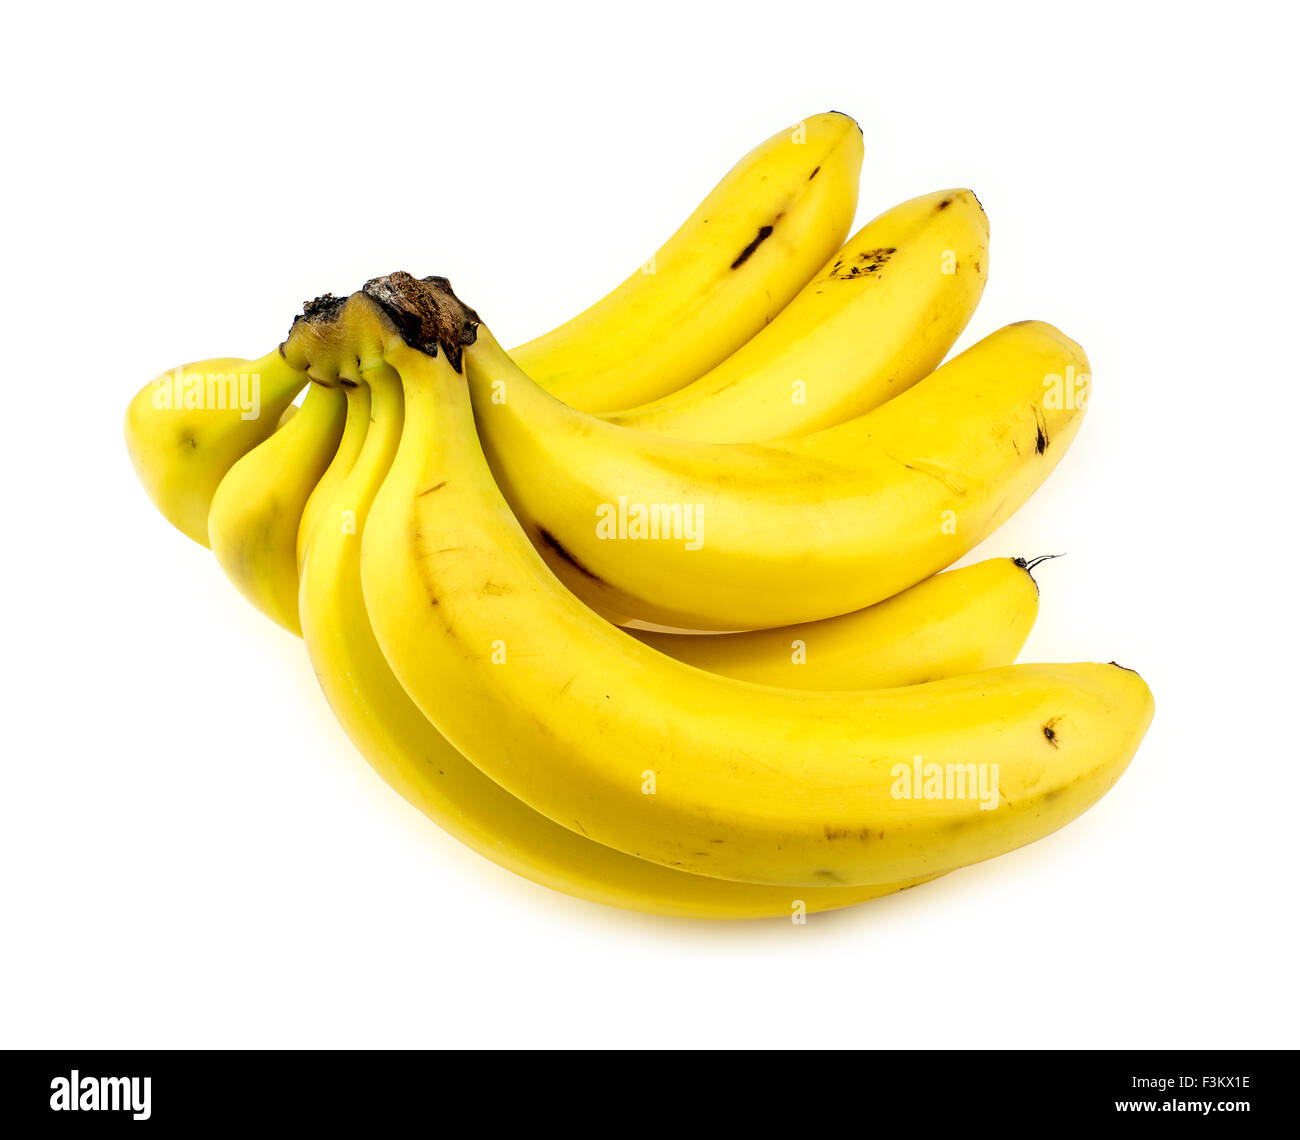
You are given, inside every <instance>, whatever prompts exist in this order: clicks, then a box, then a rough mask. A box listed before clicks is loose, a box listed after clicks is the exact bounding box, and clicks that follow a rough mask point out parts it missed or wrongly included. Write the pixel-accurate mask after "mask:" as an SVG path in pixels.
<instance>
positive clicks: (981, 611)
mask: <svg viewBox="0 0 1300 1140" xmlns="http://www.w3.org/2000/svg"><path fill="white" fill-rule="evenodd" d="M364 378H365V380H366V382H367V384H368V385H370V386H371V387H373V390H374V395H373V397H372V400H362V399H359V398H358V396H357V393H360V392H365V391H367V390H368V389H367V388H366V387H360V388H352V389H351V390H349V393H348V399H349V411H348V419H349V426H348V429H347V431H348V432H352V430H353V426H354V424H356V425H358V426H359V431H358V432H357V434H364V437H365V440H364V444H363V446H362V449H361V452H360V455H359V457H358V458H357V460H356V462H355V464H354V465H353V466H352V468H351V470H350V472H349V473H348V474H347V475H346V477H345V478H343V479H342V480H340V481H339V482H338V483H336V485H335V487H334V490H333V491H332V493H331V495H330V498H329V501H328V503H325V504H323V505H321V507H320V508H319V510H318V512H317V513H316V517H315V520H314V522H313V533H312V535H311V536H310V538H309V540H308V541H307V542H306V543H305V548H306V551H307V554H306V558H305V561H304V563H303V568H302V585H301V601H300V612H301V615H302V625H303V636H304V640H305V642H306V645H307V651H308V654H309V656H310V658H311V662H312V668H313V670H314V671H315V673H316V676H317V678H318V680H319V681H320V684H321V688H322V689H323V691H324V693H325V696H326V699H327V700H328V701H329V704H330V706H331V708H332V709H333V710H334V712H335V714H336V716H337V717H338V720H339V722H340V724H341V725H342V726H343V728H344V730H345V731H346V732H347V734H348V736H349V737H350V738H351V739H352V741H353V742H354V743H355V745H356V746H357V748H358V750H359V751H360V752H361V753H362V755H363V756H365V758H366V760H367V761H368V762H369V763H370V764H371V766H372V767H374V768H375V769H376V771H377V772H378V773H379V774H380V775H381V776H382V777H383V778H384V779H385V780H386V781H387V782H388V783H389V784H390V785H391V786H392V787H393V788H395V789H396V790H397V791H398V792H400V793H401V795H402V796H404V797H405V798H406V799H407V800H408V801H409V802H410V803H412V804H413V805H415V806H416V807H417V808H419V809H420V810H421V811H422V812H424V813H425V814H426V815H427V816H429V817H430V818H431V819H432V820H434V821H435V822H436V823H438V824H439V825H440V826H441V827H442V828H444V829H445V830H446V831H448V832H449V833H450V834H452V835H453V836H455V837H456V838H457V839H459V840H461V841H462V842H464V843H466V844H467V845H468V846H470V847H471V848H473V849H474V850H476V851H478V852H479V853H481V854H483V855H485V856H486V857H487V858H489V859H491V860H493V861H494V862H496V863H497V864H499V865H501V866H503V867H506V868H508V869H509V870H512V871H514V872H516V873H517V874H520V875H522V876H524V877H525V878H528V879H530V880H532V881H534V882H537V883H541V884H543V885H545V886H548V887H551V888H553V889H555V890H559V891H563V892H565V893H567V894H570V895H574V896H576V897H579V898H583V899H588V900H591V901H595V902H601V903H605V904H608V905H613V906H620V907H625V908H629V909H633V910H640V911H646V912H651V913H657V914H671V915H678V916H689V917H695V918H758V917H778V916H789V915H791V913H792V908H795V907H797V906H799V905H802V906H803V907H804V908H806V909H807V910H808V911H821V910H828V909H832V908H836V907H842V906H849V905H852V904H855V903H859V902H863V901H866V900H867V899H870V898H875V897H878V896H879V895H882V894H886V893H889V892H891V891H894V890H897V889H901V888H902V887H903V886H906V885H912V884H911V883H910V882H905V883H898V884H883V885H872V886H868V887H851V888H846V887H826V886H812V887H808V888H805V889H801V890H798V891H791V890H790V889H788V888H782V887H768V886H760V885H753V884H746V883H733V882H727V881H725V880H721V879H715V878H708V877H705V876H700V875H691V874H687V873H685V872H682V871H677V870H674V869H672V868H668V867H662V866H660V865H658V864H656V863H650V862H647V861H645V860H642V859H637V858H634V857H632V856H629V855H626V854H623V853H621V852H619V851H615V850H613V849H612V848H610V847H606V846H602V845H601V844H598V843H594V842H593V841H592V840H590V839H587V838H585V837H583V836H582V835H580V834H578V833H576V832H574V831H571V830H568V829H567V828H564V827H561V826H560V825H559V824H556V823H553V822H552V821H551V820H549V819H547V818H546V817H545V816H543V815H541V814H539V813H538V812H536V811H534V810H533V809H532V808H530V807H528V806H527V805H526V804H524V803H522V802H521V801H520V800H518V799H516V798H515V797H514V796H512V795H510V794H509V793H508V792H506V791H504V790H503V789H502V788H500V787H499V786H498V785H497V784H496V783H494V782H493V781H492V780H490V779H488V778H487V777H486V776H485V775H483V773H482V772H480V771H479V770H478V769H477V768H476V767H474V765H472V764H471V763H470V762H469V761H468V760H466V759H465V758H464V757H463V756H462V755H461V754H460V753H459V752H457V751H456V750H455V749H454V748H453V747H452V746H451V745H450V744H449V743H448V742H447V741H446V739H445V738H444V737H443V736H442V735H441V734H440V733H439V732H438V731H437V729H436V728H434V726H433V725H432V724H431V723H430V722H429V720H428V719H427V718H426V717H425V716H424V714H423V713H422V712H421V711H420V710H419V708H418V707H417V706H416V705H415V704H413V703H412V701H411V699H410V698H409V697H408V696H407V695H406V692H405V690H404V689H403V688H402V686H401V684H400V682H399V681H398V680H397V678H396V677H395V676H394V675H393V673H392V670H391V669H390V668H389V666H388V663H387V661H386V659H385V658H384V656H383V652H382V650H381V649H380V647H379V644H378V642H377V641H376V640H375V635H374V632H373V630H372V628H371V626H370V621H369V618H368V616H367V613H366V607H365V601H364V597H363V592H362V580H361V545H362V535H363V534H364V530H365V525H366V519H367V516H368V512H369V509H370V506H371V504H372V502H373V500H374V497H375V495H376V493H377V492H378V490H379V488H380V486H381V484H382V483H383V480H384V478H385V476H386V475H387V473H388V470H389V467H390V465H391V463H392V459H393V456H394V454H395V452H396V449H397V446H398V441H399V439H400V436H401V432H402V420H403V393H402V385H401V381H400V379H399V378H398V377H397V376H396V375H395V374H394V373H393V372H392V370H391V369H390V368H388V367H387V366H386V365H379V366H377V367H374V368H372V369H370V370H369V371H368V372H367V373H366V375H365V377H364ZM372 416H373V422H372ZM367 425H368V426H369V430H368V431H367V430H366V429H367ZM963 582H964V583H965V585H962V584H961V583H963ZM926 587H930V589H929V590H928V592H927V591H926ZM1026 587H1027V588H1026ZM963 599H964V600H965V603H966V606H967V610H968V612H969V613H970V614H971V616H972V618H973V619H974V620H973V621H971V622H968V623H964V622H963V621H962V620H961V616H960V612H959V610H960V607H961V604H962V602H963ZM977 599H982V604H974V603H975V602H976V600H977ZM887 604H892V605H895V607H896V613H895V615H894V616H890V617H885V618H882V619H881V620H880V621H878V622H872V621H871V620H870V619H867V618H866V617H865V615H856V614H855V615H851V616H850V617H849V618H845V619H839V621H840V622H842V623H843V624H844V626H845V627H846V628H845V630H844V631H843V632H842V633H841V632H837V631H836V630H835V628H834V626H835V624H836V623H835V621H831V622H826V623H822V624H823V627H824V629H823V630H820V631H818V633H817V634H810V635H809V644H810V645H811V646H813V647H814V648H813V651H812V653H813V658H812V660H813V669H812V670H811V671H810V672H809V673H808V674H806V675H807V676H808V677H809V678H810V679H812V678H816V679H817V682H821V683H824V682H826V681H827V680H828V679H829V678H831V677H833V675H834V673H835V671H836V670H837V669H840V668H842V669H843V670H844V672H845V676H846V677H852V676H854V675H856V674H858V673H860V672H861V668H860V667H859V666H858V665H856V664H855V663H853V662H852V661H851V655H850V653H849V652H848V648H849V640H850V638H853V639H854V640H856V641H857V642H858V650H859V652H860V653H861V654H864V655H870V656H872V657H873V663H872V665H871V668H870V672H871V675H872V676H874V677H875V678H877V679H878V680H879V681H880V682H881V683H883V684H891V683H903V682H904V681H905V680H906V679H909V678H910V677H911V676H912V675H914V674H915V673H917V672H921V673H928V674H930V675H939V674H942V673H943V672H945V671H946V670H949V669H951V668H953V667H954V665H958V664H964V663H965V662H966V659H967V658H970V659H979V660H990V659H992V660H997V654H998V649H997V648H996V647H997V646H999V645H1000V646H1002V652H1003V654H1004V655H1005V656H1004V660H1011V659H1013V658H1014V655H1015V652H1016V651H1017V650H1018V649H1019V645H1020V643H1021V642H1023V637H1024V632H1027V629H1026V616H1027V617H1028V621H1029V622H1032V615H1033V612H1034V610H1035V609H1036V604H1037V591H1036V589H1035V588H1034V587H1033V585H1032V581H1031V580H1030V579H1029V576H1028V574H1027V573H1026V571H1025V570H1023V569H1021V568H1019V567H1017V566H1015V565H1014V564H1013V563H1011V562H1010V561H1009V560H1006V559H999V560H992V561H990V562H988V563H981V564H980V565H978V566H972V567H969V568H967V569H965V570H957V571H953V572H951V573H949V574H944V575H941V576H940V577H939V578H937V579H935V580H934V582H933V583H926V584H925V586H922V587H917V588H916V589H915V590H913V591H910V592H909V594H908V595H903V596H902V597H900V598H898V599H894V600H893V602H892V603H887ZM994 611H997V612H999V613H1000V614H1001V620H1000V621H998V620H993V613H994ZM903 621H912V622H915V630H916V643H915V644H913V645H908V644H906V642H905V640H904V639H903V638H901V637H899V636H896V633H897V632H898V625H899V623H900V622H903ZM1010 630H1014V631H1015V632H1014V633H1012V632H1010ZM1022 631H1023V632H1022ZM805 632H806V631H805ZM945 634H946V635H947V640H948V641H949V642H950V643H953V644H963V645H965V646H966V648H967V651H968V652H967V655H966V657H963V655H962V654H961V653H960V652H957V651H954V650H953V649H952V648H951V646H950V645H945V644H944V639H945ZM644 636H651V635H648V634H647V635H644ZM663 640H664V641H665V643H666V644H667V645H668V646H670V647H672V646H677V647H679V648H680V647H683V646H684V645H685V644H686V643H693V642H700V641H710V642H722V641H725V640H727V639H726V638H725V637H716V638H711V637H690V636H681V635H678V636H673V635H666V636H665V637H664V638H663ZM670 651H671V648H670ZM760 653H761V650H760ZM927 653H929V654H932V657H931V658H930V659H929V660H926V655H927ZM786 657H787V653H786V651H785V648H784V647H782V649H781V651H780V653H778V654H776V655H774V657H773V658H772V671H773V672H776V671H777V670H778V669H781V666H779V665H777V664H776V662H777V660H778V659H779V660H782V661H784V660H785V659H786ZM823 658H824V659H823ZM997 663H999V664H1001V663H1002V661H1001V660H997Z"/></svg>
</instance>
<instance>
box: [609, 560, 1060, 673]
mask: <svg viewBox="0 0 1300 1140" xmlns="http://www.w3.org/2000/svg"><path fill="white" fill-rule="evenodd" d="M1037 616H1038V587H1037V586H1036V585H1035V584H1034V580H1033V577H1032V576H1031V575H1030V572H1029V570H1028V568H1027V567H1026V564H1025V562H1024V561H1023V560H1022V559H1012V558H990V559H987V560H986V561H984V562H977V563H976V564H975V565H973V566H966V567H963V568H962V569H960V570H949V571H948V572H947V573H945V574H936V575H935V576H934V577H933V578H927V579H926V580H925V581H924V582H920V583H918V584H917V585H915V586H913V587H912V588H911V589H910V590H904V591H903V592H902V593H901V594H897V595H895V596H894V597H892V598H888V599H886V600H885V601H883V602H879V603H877V604H876V605H874V606H869V607H868V608H867V609H865V610H858V611H857V612H856V613H851V614H844V615H843V616H841V617H833V618H826V619H824V620H823V621H814V622H807V623H805V624H803V625H792V626H785V627H784V628H782V629H764V630H754V631H752V632H749V633H718V634H698V635H692V634H682V633H665V632H657V631H655V632H651V631H649V630H639V629H630V630H628V632H629V633H630V634H632V636H633V637H635V638H636V639H637V640H638V641H642V642H644V643H645V644H646V645H650V646H653V647H654V648H655V649H657V650H659V651H660V652H661V653H666V654H667V655H668V656H669V657H674V658H676V659H677V660H678V661H684V662H685V663H686V664H688V665H694V666H696V668H699V669H707V670H708V671H709V672H710V673H719V674H721V675H722V676H724V677H735V678H736V679H737V680H741V681H754V682H757V683H760V684H764V685H784V686H786V687H788V688H791V689H888V688H892V687H895V686H898V685H915V684H919V683H921V682H922V681H932V680H936V679H937V678H940V677H955V676H959V675H961V674H962V673H977V672H979V671H980V670H982V669H996V668H997V667H999V666H1001V665H1009V664H1011V663H1012V662H1013V661H1014V660H1015V659H1016V657H1017V655H1018V654H1019V653H1020V650H1021V647H1022V646H1023V645H1024V644H1025V639H1026V638H1027V637H1028V636H1029V631H1030V630H1031V629H1032V628H1033V625H1034V619H1035V618H1036V617H1037Z"/></svg>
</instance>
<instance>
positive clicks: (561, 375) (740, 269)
mask: <svg viewBox="0 0 1300 1140" xmlns="http://www.w3.org/2000/svg"><path fill="white" fill-rule="evenodd" d="M861 167H862V132H861V130H860V129H859V128H858V125H857V123H855V122H854V121H853V120H852V119H850V118H849V117H848V116H847V115H842V114H839V113H838V112H835V111H831V112H828V113H826V114H822V115H813V116H812V117H811V118H808V119H804V120H803V121H802V122H801V123H798V124H795V125H794V126H793V127H790V128H787V129H786V130H784V131H780V132H778V133H777V134H775V135H773V136H772V137H771V138H770V139H768V140H767V141H766V142H764V143H762V144H761V145H759V146H757V147H755V148H754V150H752V151H751V152H750V153H749V154H747V155H746V156H745V157H744V158H742V159H741V160H740V162H738V163H737V164H736V166H735V167H734V168H733V169H732V170H731V171H730V173H728V174H727V176H726V177H725V178H724V179H723V180H722V181H721V182H720V183H719V184H718V185H717V187H716V188H715V189H714V190H713V192H712V193H711V194H710V195H709V196H708V197H707V198H705V199H704V201H703V202H701V203H700V205H699V206H698V207H697V208H696V210H695V212H694V213H693V214H691V216H690V217H689V218H687V219H686V221H685V222H684V223H683V224H682V226H681V227H680V228H679V229H678V230H677V232H676V233H675V234H673V236H672V237H671V238H669V240H668V241H667V242H666V243H665V244H664V245H663V246H662V247H661V248H660V249H659V251H658V252H657V253H656V254H655V255H654V257H653V258H651V260H650V261H648V262H646V263H645V265H643V266H641V267H640V268H639V269H638V270H637V271H636V272H634V273H633V274H632V275H631V276H630V277H628V278H627V280H626V281H624V282H623V284H622V285H620V286H619V287H618V288H617V289H615V290H614V291H613V292H612V293H610V294H609V295H608V296H606V297H604V298H603V299H601V300H600V301H598V302H596V304H594V305H592V306H591V308H589V309H587V310H586V311H585V312H583V313H581V314H579V315H578V316H576V317H574V318H573V319H572V320H571V321H569V322H567V323H566V324H564V325H561V326H560V327H559V328H557V329H554V330H552V331H551V332H549V333H547V334H546V335H545V336H542V337H539V338H537V339H536V340H533V341H529V342H528V343H527V344H524V345H521V346H520V347H519V348H516V349H515V350H514V354H515V358H516V359H517V360H518V361H519V364H520V367H522V368H523V369H524V370H525V371H527V372H528V373H529V374H530V375H531V376H532V377H533V378H534V379H535V380H536V381H537V382H538V383H539V384H541V385H542V387H544V388H546V389H547V390H548V391H551V392H554V393H555V394H556V395H557V396H559V397H560V398H561V399H563V400H564V401H566V402H567V403H569V404H572V405H573V406H574V407H578V408H583V409H585V410H587V411H592V412H600V411H616V410H619V409H622V408H629V407H634V406H635V405H637V404H642V403H646V402H647V401H649V400H654V399H657V398H658V397H660V396H663V395H665V394H667V393H669V392H674V391H676V390H677V389H678V388H680V387H682V386H683V385H685V384H689V383H690V382H691V381H692V380H694V379H696V378H697V377H699V376H702V375H703V374H704V373H706V372H708V371H709V370H710V369H711V368H713V367H715V366H716V365H717V364H719V363H721V362H722V361H723V360H725V359H726V358H727V357H728V356H730V355H731V354H732V353H733V352H735V351H736V349H738V348H739V347H740V346H741V345H742V344H744V343H745V342H746V341H747V340H749V339H750V337H752V336H754V334H755V333H757V332H758V331H759V330H760V329H762V328H763V327H764V325H766V324H767V323H768V322H769V321H771V320H772V319H773V318H774V317H775V316H776V315H777V314H778V313H779V312H780V311H781V310H782V309H783V308H784V307H785V305H786V303H787V302H788V301H789V300H790V299H791V298H792V297H794V295H795V294H796V293H797V292H798V291H799V290H800V289H801V288H802V287H803V286H804V285H805V284H806V283H807V282H808V281H809V280H810V279H811V278H812V276H813V275H814V274H815V273H817V271H818V270H819V269H820V268H821V267H822V265H823V264H824V263H825V262H826V261H827V259H829V258H830V257H831V255H832V254H833V253H834V252H835V251H836V250H837V249H839V247H840V245H841V244H842V243H843V242H844V239H845V237H846V236H847V235H848V232H849V227H850V226H851V225H852V224H853V214H854V212H855V210H856V209H857V202H858V175H859V172H860V170H861Z"/></svg>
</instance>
